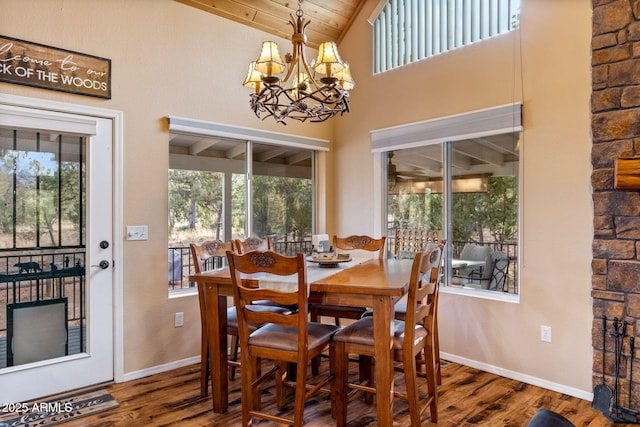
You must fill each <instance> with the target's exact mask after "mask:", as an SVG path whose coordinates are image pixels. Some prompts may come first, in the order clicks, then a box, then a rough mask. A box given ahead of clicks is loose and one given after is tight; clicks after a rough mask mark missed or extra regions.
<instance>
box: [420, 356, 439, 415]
mask: <svg viewBox="0 0 640 427" xmlns="http://www.w3.org/2000/svg"><path fill="white" fill-rule="evenodd" d="M424 355H425V359H426V364H425V368H426V370H427V390H428V391H429V399H430V400H431V401H430V403H429V414H430V416H431V422H434V423H437V422H438V373H439V372H440V358H439V357H438V355H436V354H435V348H434V347H432V346H430V345H427V346H426V347H425V349H424Z"/></svg>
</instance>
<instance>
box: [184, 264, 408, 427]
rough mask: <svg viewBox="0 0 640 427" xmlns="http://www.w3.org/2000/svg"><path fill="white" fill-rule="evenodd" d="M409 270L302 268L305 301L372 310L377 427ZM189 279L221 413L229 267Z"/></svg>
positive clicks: (384, 412) (386, 406) (389, 398)
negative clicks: (202, 319) (201, 313)
mask: <svg viewBox="0 0 640 427" xmlns="http://www.w3.org/2000/svg"><path fill="white" fill-rule="evenodd" d="M349 264H351V265H349ZM411 265H412V260H397V259H371V260H360V261H359V262H355V261H354V262H352V263H345V264H340V265H338V266H337V267H336V268H335V269H327V268H323V267H321V266H320V265H318V264H314V263H308V265H307V279H308V282H310V283H309V288H310V289H309V291H310V295H309V301H310V302H316V303H317V302H321V303H326V304H331V305H345V306H362V307H371V308H372V309H373V319H374V339H375V357H376V363H375V378H376V390H377V394H376V401H377V416H378V425H379V426H392V425H393V375H394V374H393V372H394V370H393V354H392V337H391V330H392V322H393V318H394V310H393V308H394V305H395V303H396V302H397V301H398V300H399V299H400V298H402V296H404V295H405V294H406V293H407V291H408V286H409V284H408V282H409V276H410V273H411ZM252 276H253V277H252ZM245 279H247V280H254V281H256V283H258V282H259V285H260V286H276V287H278V286H284V287H287V286H289V284H288V283H287V282H286V281H281V282H278V283H276V282H273V281H271V280H269V279H268V278H265V277H259V276H254V275H248V276H247V277H245ZM189 280H190V281H192V282H195V283H196V284H197V286H198V292H199V293H200V296H201V297H204V301H205V312H206V320H207V322H206V328H207V334H206V335H207V337H208V338H207V340H208V348H209V366H210V367H211V387H212V393H211V395H212V401H213V410H214V412H217V413H223V412H226V410H227V407H228V386H229V375H228V368H227V352H228V349H227V333H226V329H227V297H230V296H232V294H233V292H232V288H231V276H230V272H229V269H228V268H222V269H219V270H214V271H205V272H202V273H200V274H193V275H190V276H189ZM291 283H294V282H291Z"/></svg>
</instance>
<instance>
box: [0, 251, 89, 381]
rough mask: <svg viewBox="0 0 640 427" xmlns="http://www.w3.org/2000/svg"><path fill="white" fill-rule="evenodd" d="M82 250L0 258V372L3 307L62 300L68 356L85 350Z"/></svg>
mask: <svg viewBox="0 0 640 427" xmlns="http://www.w3.org/2000/svg"><path fill="white" fill-rule="evenodd" d="M84 254H85V252H84V249H79V248H73V249H69V248H59V249H51V248H47V249H46V250H29V251H20V252H11V253H7V255H0V307H1V308H2V309H0V368H2V367H4V366H6V360H7V359H6V354H7V353H6V351H7V343H6V339H7V332H8V331H7V328H8V324H7V322H8V319H7V309H6V307H7V305H9V304H20V303H33V302H39V301H46V300H54V299H59V298H66V300H67V325H68V328H69V340H70V341H71V339H72V338H73V341H74V343H75V344H74V343H71V342H69V354H74V353H79V352H81V351H84V350H85V347H86V336H85V333H84V332H85V326H86V325H85V322H86V313H85V306H84V302H85V280H84V277H85V258H84Z"/></svg>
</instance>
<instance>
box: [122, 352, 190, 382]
mask: <svg viewBox="0 0 640 427" xmlns="http://www.w3.org/2000/svg"><path fill="white" fill-rule="evenodd" d="M196 363H200V356H194V357H190V358H188V359H182V360H176V361H175V362H170V363H165V364H164V365H157V366H152V367H151V368H147V369H141V370H139V371H133V372H127V373H125V374H124V375H123V376H122V381H116V382H127V381H132V380H137V379H139V378H144V377H148V376H150V375H155V374H160V373H162V372H167V371H171V370H173V369H178V368H182V367H184V366H189V365H194V364H196Z"/></svg>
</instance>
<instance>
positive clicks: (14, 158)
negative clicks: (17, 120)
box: [0, 150, 84, 249]
mask: <svg viewBox="0 0 640 427" xmlns="http://www.w3.org/2000/svg"><path fill="white" fill-rule="evenodd" d="M0 156H1V158H0V203H2V207H3V208H2V209H1V210H0V249H9V248H16V249H24V248H33V247H58V246H75V245H80V244H82V238H83V230H82V224H84V221H82V216H83V214H84V210H83V209H81V204H82V203H83V201H84V185H82V187H81V182H82V183H83V182H84V170H80V167H81V166H80V165H81V164H80V163H78V162H60V163H58V162H57V161H56V156H55V154H54V153H51V152H34V151H21V150H0ZM81 188H82V189H81ZM14 190H15V198H14ZM14 235H15V244H14Z"/></svg>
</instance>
